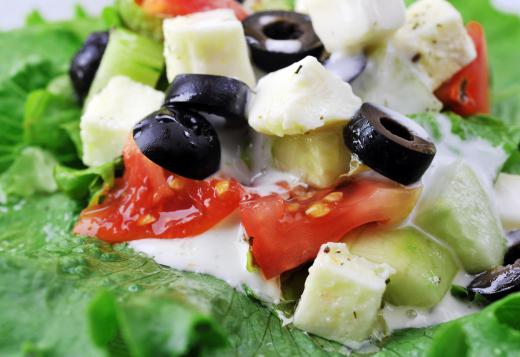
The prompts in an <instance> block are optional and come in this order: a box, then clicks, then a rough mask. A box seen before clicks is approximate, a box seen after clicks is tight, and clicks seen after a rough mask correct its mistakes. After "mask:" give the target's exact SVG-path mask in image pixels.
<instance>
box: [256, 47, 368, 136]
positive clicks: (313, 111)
mask: <svg viewBox="0 0 520 357" xmlns="http://www.w3.org/2000/svg"><path fill="white" fill-rule="evenodd" d="M360 107H361V99H359V98H358V97H357V96H356V95H355V94H354V93H353V92H352V88H351V87H350V85H349V84H348V83H346V82H343V81H342V80H341V78H339V77H338V76H336V75H335V74H333V73H331V72H329V71H328V70H327V69H325V67H323V66H322V65H321V64H320V63H319V62H318V60H316V58H314V57H310V56H309V57H306V58H304V59H303V60H301V61H300V62H297V63H294V64H292V65H291V66H289V67H287V68H284V69H281V70H279V71H276V72H273V73H270V74H268V75H267V76H265V77H264V78H262V79H261V80H260V81H259V82H258V86H257V88H256V96H255V97H254V98H253V99H252V101H251V103H250V105H249V125H251V126H252V127H253V128H254V129H255V130H256V131H258V132H260V133H264V134H267V135H276V136H280V137H282V136H286V135H298V134H305V133H307V132H309V131H311V130H314V129H317V128H322V127H325V126H331V125H343V124H346V123H347V122H348V121H349V120H350V119H351V118H352V116H353V115H354V114H355V113H356V111H357V110H358V109H359V108H360Z"/></svg>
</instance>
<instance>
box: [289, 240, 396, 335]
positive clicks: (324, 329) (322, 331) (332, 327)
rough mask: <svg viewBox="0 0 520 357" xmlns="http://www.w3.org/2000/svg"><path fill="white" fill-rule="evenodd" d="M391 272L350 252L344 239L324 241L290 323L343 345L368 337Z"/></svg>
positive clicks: (371, 331)
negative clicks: (331, 241) (340, 240)
mask: <svg viewBox="0 0 520 357" xmlns="http://www.w3.org/2000/svg"><path fill="white" fill-rule="evenodd" d="M393 272H394V270H393V269H392V268H391V267H390V266H388V265H387V264H375V263H372V262H369V261H368V260H366V259H364V258H361V257H357V256H354V255H352V254H350V253H349V251H348V248H347V246H346V244H345V243H327V244H324V245H323V246H322V247H321V250H320V253H319V254H318V257H317V258H316V260H315V261H314V264H313V265H312V267H311V268H310V269H309V277H308V278H307V280H306V281H305V290H304V291H303V295H302V297H301V299H300V302H299V304H298V307H297V308H296V312H295V315H294V325H295V326H296V327H298V328H301V329H303V330H305V331H308V332H310V333H313V334H315V335H318V336H321V337H324V338H327V339H330V340H334V341H337V342H340V343H343V344H347V345H352V344H353V343H355V342H360V341H363V340H365V339H367V338H369V337H370V336H371V335H372V333H373V332H374V328H375V326H376V325H377V324H376V322H377V319H378V314H379V311H380V309H381V302H382V299H383V294H384V292H385V289H386V281H387V279H388V278H389V276H390V275H391V274H392V273H393Z"/></svg>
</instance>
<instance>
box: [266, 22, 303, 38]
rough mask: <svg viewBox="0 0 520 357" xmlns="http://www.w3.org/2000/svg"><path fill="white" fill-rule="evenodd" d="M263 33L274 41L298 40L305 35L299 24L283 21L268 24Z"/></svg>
mask: <svg viewBox="0 0 520 357" xmlns="http://www.w3.org/2000/svg"><path fill="white" fill-rule="evenodd" d="M263 31H264V35H265V36H267V37H269V38H271V39H273V40H296V39H298V38H300V37H301V36H302V35H303V31H302V30H301V29H300V27H299V26H298V25H297V24H295V23H293V22H289V21H283V20H278V21H275V22H271V23H270V24H267V25H266V26H265V27H264V29H263Z"/></svg>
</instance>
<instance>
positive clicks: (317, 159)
mask: <svg viewBox="0 0 520 357" xmlns="http://www.w3.org/2000/svg"><path fill="white" fill-rule="evenodd" d="M272 152H273V159H274V164H275V166H276V167H277V168H278V169H280V170H282V171H286V172H290V173H292V174H294V175H296V176H300V177H301V179H302V180H303V181H305V182H306V183H307V184H309V185H311V186H314V187H317V188H326V187H332V186H334V185H335V184H336V183H337V182H338V180H339V178H340V176H341V175H342V174H345V173H347V172H348V171H349V164H350V157H351V155H350V152H349V151H348V149H347V147H346V146H345V143H344V141H343V130H342V129H338V128H336V129H333V130H327V131H314V132H311V133H309V134H305V135H296V136H285V137H283V138H274V139H273V147H272Z"/></svg>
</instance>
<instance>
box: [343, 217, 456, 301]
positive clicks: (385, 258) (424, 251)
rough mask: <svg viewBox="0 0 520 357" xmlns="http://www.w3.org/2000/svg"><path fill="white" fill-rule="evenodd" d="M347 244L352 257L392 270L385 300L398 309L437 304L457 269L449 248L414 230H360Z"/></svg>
mask: <svg viewBox="0 0 520 357" xmlns="http://www.w3.org/2000/svg"><path fill="white" fill-rule="evenodd" d="M346 242H347V244H348V245H349V248H350V251H351V252H352V254H355V255H358V256H360V257H364V258H366V259H368V260H370V261H372V262H375V263H386V264H388V265H390V266H391V267H392V268H394V269H395V271H396V273H395V274H394V275H393V276H392V278H391V279H390V283H389V284H388V287H387V289H386V293H385V300H386V301H388V302H389V303H391V304H393V305H397V306H417V307H424V308H429V307H432V306H434V305H436V304H438V303H439V302H440V301H441V300H442V298H443V297H444V295H446V292H447V291H448V290H449V288H450V286H451V283H452V281H453V278H454V277H455V274H456V273H457V271H458V270H459V267H458V264H457V261H456V260H455V258H454V256H453V253H452V252H451V251H450V250H449V249H448V248H446V247H444V246H442V245H441V244H439V243H437V242H435V241H434V240H432V239H430V238H429V237H427V236H426V235H425V234H423V233H421V232H420V231H419V230H417V229H416V228H413V227H406V228H402V229H395V230H381V229H377V228H362V229H360V230H358V231H356V232H354V233H352V234H350V235H349V236H348V237H347V238H346Z"/></svg>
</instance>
